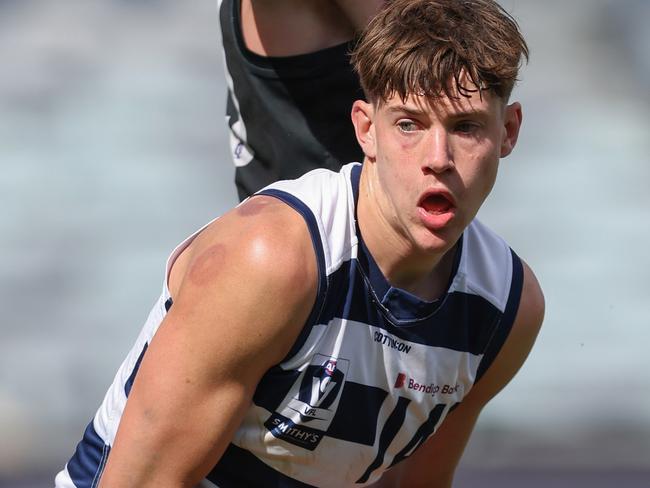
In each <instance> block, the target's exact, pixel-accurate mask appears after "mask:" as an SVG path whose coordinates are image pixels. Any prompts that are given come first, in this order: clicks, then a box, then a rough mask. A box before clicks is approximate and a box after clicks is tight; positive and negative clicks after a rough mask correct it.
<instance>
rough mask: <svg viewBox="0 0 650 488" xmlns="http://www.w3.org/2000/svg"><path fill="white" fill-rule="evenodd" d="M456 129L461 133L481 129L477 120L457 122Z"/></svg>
mask: <svg viewBox="0 0 650 488" xmlns="http://www.w3.org/2000/svg"><path fill="white" fill-rule="evenodd" d="M455 129H456V132H460V133H461V134H474V133H475V132H476V131H477V130H478V129H479V125H478V124H477V123H476V122H470V121H463V122H459V123H458V124H456V127H455Z"/></svg>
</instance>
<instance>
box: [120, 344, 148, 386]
mask: <svg viewBox="0 0 650 488" xmlns="http://www.w3.org/2000/svg"><path fill="white" fill-rule="evenodd" d="M148 345H149V344H147V343H145V345H144V347H143V348H142V352H141V353H140V356H138V360H137V361H136V362H135V366H134V367H133V371H131V374H130V375H129V379H127V380H126V383H124V394H125V395H126V396H127V397H128V396H129V393H131V387H132V386H133V382H134V381H135V375H137V374H138V370H139V369H140V363H141V362H142V358H143V357H144V353H145V352H147V346H148Z"/></svg>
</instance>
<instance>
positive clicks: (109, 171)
mask: <svg viewBox="0 0 650 488" xmlns="http://www.w3.org/2000/svg"><path fill="white" fill-rule="evenodd" d="M502 4H503V5H504V7H506V8H507V9H508V10H509V11H510V12H511V13H513V15H514V16H515V17H516V18H517V19H518V21H519V22H520V24H521V26H522V29H523V31H524V33H525V34H526V36H527V39H528V40H529V43H530V47H531V62H530V65H529V66H528V67H527V68H525V69H524V71H523V73H522V83H521V85H520V87H519V88H517V89H516V90H515V94H514V97H515V98H517V99H519V100H520V101H522V103H523V106H524V126H523V133H522V136H521V138H520V141H519V146H518V148H517V150H516V151H515V153H514V154H513V155H512V156H510V157H509V158H507V159H505V160H504V161H503V163H502V172H501V175H500V181H499V182H498V184H497V187H496V189H495V192H494V193H493V195H492V196H491V197H490V199H489V200H488V203H487V205H486V207H485V208H484V209H483V210H482V211H481V218H482V219H483V220H484V221H486V222H488V223H489V224H490V225H492V226H493V227H494V228H496V229H497V230H498V231H499V232H500V233H501V234H502V235H504V236H505V237H506V238H507V239H508V241H509V242H510V243H511V245H512V246H513V247H514V249H515V250H516V251H517V252H518V253H519V254H520V255H522V256H523V257H525V258H526V259H527V261H528V262H529V263H530V264H531V265H532V267H533V268H534V269H535V270H536V272H537V274H538V277H539V279H540V281H541V283H542V285H543V287H544V289H545V292H546V297H547V310H548V312H547V318H546V321H545V326H544V329H543V331H542V333H541V336H540V337H539V340H538V344H537V346H536V348H535V350H534V352H533V354H532V356H531V357H530V359H529V361H528V362H527V364H526V365H525V366H524V368H523V370H522V371H521V372H520V374H519V376H518V377H517V378H516V379H515V380H514V381H513V382H512V384H511V385H509V386H508V388H507V389H506V390H505V391H504V392H503V393H502V394H501V396H500V397H498V398H497V399H496V400H495V401H494V402H493V403H491V404H490V405H489V406H488V407H487V408H486V410H485V412H484V414H483V416H482V417H481V419H480V422H479V425H478V427H477V430H476V433H475V435H474V437H473V439H472V441H471V443H470V445H469V448H468V450H467V453H466V455H465V457H464V459H463V461H462V464H461V468H460V471H459V475H458V479H457V482H456V486H458V487H461V488H462V487H506V486H512V487H533V488H535V487H538V486H539V487H542V486H544V487H549V486H553V487H564V486H566V487H582V486H585V487H592V488H593V487H610V486H616V487H620V488H625V487H637V486H638V487H642V486H643V487H648V486H650V354H649V353H648V346H647V344H648V342H649V341H650V305H649V303H650V302H649V299H648V298H649V297H650V254H649V251H648V250H649V249H650V191H649V190H648V181H649V180H650V156H649V155H650V137H649V136H650V91H649V89H648V88H649V87H650V56H649V55H648V52H649V50H650V30H649V29H648V28H647V21H648V19H649V18H650V2H649V1H648V0H571V1H560V0H547V1H544V2H539V1H535V0H502ZM224 101H225V87H224V79H223V72H222V59H221V52H220V35H219V31H218V19H217V7H216V1H215V0H209V1H208V0H188V1H185V2H179V1H172V0H104V1H88V0H60V1H58V2H51V1H46V0H0V169H1V172H0V209H2V211H1V213H0V250H1V255H0V262H1V263H2V264H1V265H0V304H1V313H2V318H0V486H2V487H24V488H26V487H28V486H29V487H32V486H34V487H35V486H49V485H51V484H52V479H53V475H54V473H55V472H56V471H58V469H59V468H60V467H61V466H62V465H63V463H64V462H65V461H66V460H67V459H68V458H69V456H70V455H71V454H72V452H73V450H74V447H75V445H76V442H77V441H78V439H79V438H80V436H81V434H82V432H83V429H84V427H85V425H86V424H87V422H88V421H89V419H90V418H91V416H92V414H93V413H94V411H95V409H96V407H97V405H98V404H99V402H100V401H101V399H102V397H103V394H104V391H105V389H106V388H107V386H108V384H109V383H110V382H111V380H112V377H113V374H114V372H115V371H116V369H117V366H118V365H119V363H120V362H121V360H122V358H123V356H124V355H125V354H126V352H127V350H128V349H129V347H130V345H131V342H132V340H133V339H134V338H135V336H136V334H137V332H138V330H139V328H140V326H141V324H142V323H143V321H144V319H145V317H146V314H147V313H148V311H149V307H150V306H151V304H152V303H153V301H154V300H155V299H156V298H157V296H158V293H159V289H160V286H161V281H162V273H163V263H164V259H165V258H166V256H167V254H168V252H169V251H170V250H171V248H172V247H173V246H174V245H175V244H176V243H178V242H179V241H180V240H181V239H182V238H184V237H185V236H186V235H187V234H189V233H190V232H192V231H193V230H195V229H196V228H197V227H199V226H200V225H202V224H203V223H204V222H206V221H207V220H208V219H210V218H212V217H213V216H215V215H217V214H219V213H222V212H223V211H224V210H226V209H227V208H229V207H230V206H232V205H233V204H234V203H235V201H236V197H235V191H234V185H233V184H232V173H233V169H232V167H231V162H230V159H229V157H228V154H227V139H226V131H225V124H224V119H223V112H224Z"/></svg>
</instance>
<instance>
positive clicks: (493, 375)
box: [466, 261, 545, 408]
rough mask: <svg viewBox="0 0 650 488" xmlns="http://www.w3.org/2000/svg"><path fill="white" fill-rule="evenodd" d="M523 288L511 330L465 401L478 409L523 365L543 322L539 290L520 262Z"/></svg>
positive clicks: (529, 270)
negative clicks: (492, 361)
mask: <svg viewBox="0 0 650 488" xmlns="http://www.w3.org/2000/svg"><path fill="white" fill-rule="evenodd" d="M522 265H523V286H522V291H521V299H520V301H519V309H518V311H517V315H516V317H515V320H514V323H513V325H512V329H511V331H510V334H509V335H508V338H507V339H506V341H505V343H504V345H503V347H502V349H501V351H500V352H499V354H498V355H497V357H496V359H495V360H494V363H493V364H492V365H491V366H490V367H489V368H488V370H487V371H486V373H485V375H484V376H483V377H482V378H481V379H480V380H479V381H478V382H477V383H476V385H475V386H474V388H472V391H471V392H470V393H469V394H468V396H467V399H466V400H468V401H470V402H471V403H474V404H476V406H477V407H478V408H480V407H482V406H483V405H485V403H487V402H488V401H489V400H490V399H491V398H493V397H494V396H495V395H496V394H497V393H498V392H499V391H501V390H502V389H503V387H505V386H506V385H507V384H508V383H509V382H510V380H511V379H512V378H513V377H514V376H515V374H516V373H517V372H518V371H519V369H520V368H521V366H522V365H523V364H524V362H525V361H526V358H527V357H528V355H529V353H530V351H531V350H532V347H533V345H534V343H535V340H536V339H537V335H538V333H539V331H540V328H541V326H542V321H543V320H544V310H545V301H544V294H543V292H542V288H541V286H540V284H539V282H538V281H537V277H536V276H535V274H534V273H533V271H532V269H531V268H530V267H529V266H528V265H527V264H526V263H525V262H523V261H522Z"/></svg>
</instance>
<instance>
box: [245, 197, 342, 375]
mask: <svg viewBox="0 0 650 488" xmlns="http://www.w3.org/2000/svg"><path fill="white" fill-rule="evenodd" d="M255 195H265V196H269V197H273V198H277V199H278V200H280V201H282V202H284V203H286V204H287V205H289V206H290V207H291V208H293V209H294V210H295V211H296V212H298V213H299V214H300V215H301V216H302V218H303V219H305V223H306V224H307V228H308V229H309V235H310V236H311V242H312V245H313V246H314V254H315V255H316V265H317V268H318V288H317V290H316V300H315V301H314V306H313V307H312V309H311V312H310V313H309V316H308V317H307V320H306V321H305V324H304V325H303V328H302V330H301V331H300V334H298V337H297V338H296V341H295V343H294V344H293V346H291V349H290V350H289V353H288V354H287V355H286V356H285V357H284V358H283V359H282V360H281V361H280V363H283V362H285V361H287V360H288V359H290V358H291V357H293V356H294V355H295V354H296V353H297V352H298V351H299V350H300V348H301V347H302V345H303V344H304V342H305V341H306V340H307V337H308V336H309V332H310V331H311V328H312V327H313V326H314V325H315V324H317V323H318V320H319V318H320V316H321V314H322V312H323V308H324V306H325V297H326V295H327V288H328V284H329V283H328V280H327V271H326V269H325V253H324V252H323V243H322V240H321V235H320V231H319V227H318V223H317V222H316V217H315V216H314V213H313V212H312V211H311V209H310V208H309V207H308V206H307V205H306V204H305V203H304V202H303V201H302V200H300V199H298V198H296V197H295V196H294V195H292V194H290V193H288V192H285V191H283V190H276V189H273V188H270V189H266V190H262V191H260V192H258V193H256V194H255Z"/></svg>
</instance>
